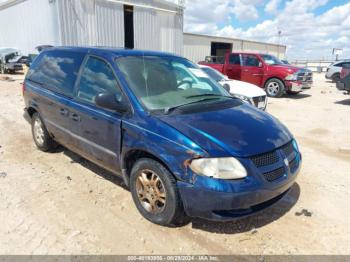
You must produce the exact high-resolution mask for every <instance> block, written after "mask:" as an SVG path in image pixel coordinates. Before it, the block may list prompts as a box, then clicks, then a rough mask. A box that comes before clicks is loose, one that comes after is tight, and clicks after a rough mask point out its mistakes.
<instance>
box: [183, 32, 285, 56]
mask: <svg viewBox="0 0 350 262" xmlns="http://www.w3.org/2000/svg"><path fill="white" fill-rule="evenodd" d="M227 51H230V52H235V51H236V52H241V51H243V52H258V53H267V54H272V55H275V56H277V57H279V58H284V57H285V53H286V46H284V45H277V44H270V43H262V42H256V41H249V40H242V39H237V38H227V37H216V36H209V35H198V34H189V33H185V34H184V53H183V55H184V56H185V57H187V58H188V59H190V60H192V61H194V62H199V61H203V60H204V59H205V57H206V56H210V55H211V56H224V55H225V53H226V52H227Z"/></svg>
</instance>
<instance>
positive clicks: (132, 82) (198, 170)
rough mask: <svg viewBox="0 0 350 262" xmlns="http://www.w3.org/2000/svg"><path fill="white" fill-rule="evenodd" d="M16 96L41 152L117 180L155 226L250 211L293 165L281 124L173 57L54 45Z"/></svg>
mask: <svg viewBox="0 0 350 262" xmlns="http://www.w3.org/2000/svg"><path fill="white" fill-rule="evenodd" d="M189 76H190V77H189ZM23 94H24V100H25V105H26V112H27V116H29V117H30V121H31V125H32V134H33V139H34V142H35V144H36V146H37V147H38V148H39V149H40V150H42V151H49V150H52V149H53V148H55V146H56V145H57V143H59V144H62V145H64V146H65V147H67V148H69V149H71V150H72V151H74V152H76V153H78V154H79V155H81V156H83V157H85V158H87V159H89V160H91V161H92V162H94V163H96V164H98V165H100V166H102V167H104V168H106V169H108V170H110V171H111V172H113V173H115V174H117V175H121V176H122V177H123V179H124V181H125V184H126V185H128V186H129V187H130V191H131V194H132V197H133V200H134V202H135V205H136V207H137V209H138V210H139V212H140V213H141V214H142V215H143V216H144V217H145V218H146V219H148V220H150V221H152V222H154V223H157V224H160V225H179V224H180V225H181V224H183V223H184V222H185V221H186V220H187V219H186V218H187V216H190V217H202V218H206V219H211V220H232V219H237V218H240V217H243V216H247V215H250V214H253V213H255V212H258V211H260V210H262V209H264V208H266V207H268V206H270V205H272V204H273V203H275V202H277V201H278V200H279V199H280V198H281V197H283V196H284V195H285V194H286V192H288V190H289V189H290V187H291V186H292V185H293V184H294V181H295V179H296V176H297V173H298V172H299V169H300V166H301V154H300V152H299V149H298V146H297V143H296V141H295V139H294V138H293V136H292V134H291V133H290V132H289V131H288V129H287V128H286V127H285V126H284V125H283V124H281V123H280V122H279V121H278V120H277V119H275V118H274V117H273V116H271V115H269V114H267V113H265V112H264V111H262V110H258V109H256V108H254V107H252V106H250V105H247V104H246V103H244V102H242V101H241V100H240V99H237V98H235V97H232V96H231V95H229V93H228V92H227V91H226V90H225V89H224V88H223V87H222V86H220V85H219V84H217V83H216V82H214V81H213V80H212V79H211V78H209V77H208V76H207V75H206V74H205V73H204V72H203V71H202V70H201V69H200V68H199V67H198V66H197V65H195V64H193V63H192V62H190V61H189V60H187V59H185V58H182V57H179V56H175V55H171V54H166V53H159V52H151V51H137V50H124V49H103V48H78V47H76V48H74V47H72V48H52V49H48V50H44V51H43V52H41V53H40V54H39V56H38V57H37V58H36V59H35V61H34V62H33V64H32V66H31V68H30V70H29V72H28V74H27V75H26V78H25V81H24V85H23Z"/></svg>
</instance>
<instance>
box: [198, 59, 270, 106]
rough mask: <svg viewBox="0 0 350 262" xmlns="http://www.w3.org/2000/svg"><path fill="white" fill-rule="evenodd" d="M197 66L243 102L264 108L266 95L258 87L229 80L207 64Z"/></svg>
mask: <svg viewBox="0 0 350 262" xmlns="http://www.w3.org/2000/svg"><path fill="white" fill-rule="evenodd" d="M199 67H200V68H201V69H202V70H203V71H204V72H205V73H206V74H207V75H209V76H210V77H211V78H212V79H214V80H215V81H216V82H218V83H219V84H220V85H222V86H223V87H225V89H226V90H228V91H229V92H230V94H231V95H233V96H235V97H238V98H240V99H242V100H243V101H244V102H246V103H248V104H251V105H253V106H256V107H257V108H259V109H262V110H265V109H266V105H267V96H266V93H265V91H264V90H263V89H261V88H260V87H258V86H256V85H253V84H250V83H247V82H243V81H238V80H231V79H229V78H228V77H227V76H225V75H223V74H221V73H220V72H218V71H217V70H215V69H213V68H211V67H209V66H205V65H199Z"/></svg>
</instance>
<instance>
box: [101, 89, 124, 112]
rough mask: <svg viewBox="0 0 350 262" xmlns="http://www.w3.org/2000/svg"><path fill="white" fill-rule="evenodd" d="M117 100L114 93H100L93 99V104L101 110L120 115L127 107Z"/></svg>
mask: <svg viewBox="0 0 350 262" xmlns="http://www.w3.org/2000/svg"><path fill="white" fill-rule="evenodd" d="M117 98H118V97H117V94H115V93H101V94H98V95H97V96H96V97H95V104H96V105H97V106H99V107H101V108H104V109H109V110H114V111H118V112H120V113H125V112H127V111H128V109H129V107H128V106H127V105H126V104H125V103H124V102H121V101H120V100H121V99H117Z"/></svg>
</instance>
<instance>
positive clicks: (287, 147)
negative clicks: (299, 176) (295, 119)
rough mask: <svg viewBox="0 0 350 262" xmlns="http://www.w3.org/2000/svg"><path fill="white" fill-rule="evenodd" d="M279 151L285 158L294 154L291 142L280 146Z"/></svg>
mask: <svg viewBox="0 0 350 262" xmlns="http://www.w3.org/2000/svg"><path fill="white" fill-rule="evenodd" d="M281 149H282V151H283V153H284V155H285V156H286V157H288V156H290V155H291V154H293V152H294V148H293V144H292V142H289V143H288V144H286V145H284V146H282V147H281Z"/></svg>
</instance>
